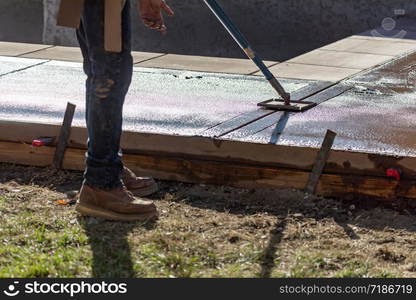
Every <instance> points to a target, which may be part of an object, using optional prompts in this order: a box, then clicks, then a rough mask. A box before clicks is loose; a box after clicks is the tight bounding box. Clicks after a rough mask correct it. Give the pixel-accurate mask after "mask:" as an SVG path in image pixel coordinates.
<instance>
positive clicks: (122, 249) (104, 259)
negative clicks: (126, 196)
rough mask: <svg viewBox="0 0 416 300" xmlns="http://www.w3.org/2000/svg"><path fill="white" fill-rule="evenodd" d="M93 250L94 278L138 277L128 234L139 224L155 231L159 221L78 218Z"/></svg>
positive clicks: (92, 271) (92, 273)
mask: <svg viewBox="0 0 416 300" xmlns="http://www.w3.org/2000/svg"><path fill="white" fill-rule="evenodd" d="M78 222H79V223H80V224H81V226H82V227H83V228H84V230H85V233H86V235H87V236H88V239H89V243H90V245H91V250H92V254H93V257H92V265H91V268H92V269H91V276H92V277H94V278H129V277H136V276H137V274H136V271H135V269H134V263H133V261H132V257H131V249H130V245H129V242H128V236H129V233H130V232H131V231H133V230H134V229H135V228H137V227H140V226H141V227H144V228H145V229H147V230H151V229H153V228H154V227H155V225H156V221H155V220H153V221H148V222H145V223H143V222H135V223H133V222H131V223H126V222H111V221H104V220H99V219H96V218H91V217H78Z"/></svg>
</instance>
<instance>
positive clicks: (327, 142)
mask: <svg viewBox="0 0 416 300" xmlns="http://www.w3.org/2000/svg"><path fill="white" fill-rule="evenodd" d="M336 135H337V134H336V133H335V132H333V131H331V130H328V131H327V133H326V135H325V138H324V141H323V143H322V147H321V149H320V150H319V152H318V155H317V157H316V161H315V164H314V166H313V168H312V172H311V174H310V176H309V180H308V183H307V184H306V188H305V192H306V193H309V194H314V193H315V191H316V187H317V186H318V182H319V178H320V177H321V175H322V172H323V170H324V167H325V165H326V163H327V161H328V157H329V152H330V151H331V148H332V145H333V144H334V140H335V137H336Z"/></svg>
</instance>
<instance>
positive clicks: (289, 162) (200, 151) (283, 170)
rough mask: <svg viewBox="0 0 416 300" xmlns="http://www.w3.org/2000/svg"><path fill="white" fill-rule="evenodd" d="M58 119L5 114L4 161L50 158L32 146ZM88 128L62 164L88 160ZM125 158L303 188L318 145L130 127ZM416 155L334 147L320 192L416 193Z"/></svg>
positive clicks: (212, 178) (217, 178)
mask: <svg viewBox="0 0 416 300" xmlns="http://www.w3.org/2000/svg"><path fill="white" fill-rule="evenodd" d="M59 127H60V126H59V125H51V124H36V123H20V122H9V121H0V141H1V142H0V143H1V147H0V161H1V162H10V163H19V164H25V165H34V166H47V165H49V164H50V163H51V161H52V157H53V152H54V147H43V148H40V149H34V148H32V147H31V146H30V143H31V141H32V140H33V139H36V138H38V137H41V136H42V137H45V136H50V137H55V136H57V135H58V133H59ZM86 137H87V132H86V129H85V128H81V127H74V128H73V129H72V131H71V136H70V141H69V147H70V148H69V149H68V150H67V152H66V155H65V159H64V163H63V167H64V168H66V169H72V170H82V169H83V168H84V152H85V141H86ZM122 148H123V151H124V153H125V155H124V161H125V162H126V164H127V165H129V166H130V167H132V168H133V169H134V170H135V171H136V172H138V173H139V174H150V175H152V176H154V177H156V178H159V179H165V180H178V181H184V182H196V183H213V184H223V185H231V186H237V187H248V188H252V187H287V188H299V189H303V188H304V187H305V185H306V183H307V181H308V177H309V174H310V171H311V170H312V166H313V164H314V161H315V158H316V154H317V152H318V150H319V149H312V148H301V147H287V146H278V145H271V144H255V143H246V142H236V141H229V140H218V139H211V138H205V137H189V136H169V135H158V134H149V133H140V132H124V133H123V138H122ZM391 167H397V168H400V169H402V170H404V175H403V179H402V181H401V182H400V183H399V182H396V181H395V180H394V179H390V178H387V177H386V175H385V172H386V169H387V168H391ZM415 170H416V158H412V157H404V158H398V157H383V156H381V155H375V154H367V153H357V152H345V151H331V154H330V156H329V158H328V163H327V165H326V167H325V169H324V174H323V176H322V177H321V180H320V182H319V184H318V189H317V192H318V193H320V194H323V195H325V196H335V195H341V194H345V193H357V194H365V195H371V196H376V197H384V198H388V197H407V198H414V197H416V194H415V191H414V189H415V188H416V175H415V173H416V172H415Z"/></svg>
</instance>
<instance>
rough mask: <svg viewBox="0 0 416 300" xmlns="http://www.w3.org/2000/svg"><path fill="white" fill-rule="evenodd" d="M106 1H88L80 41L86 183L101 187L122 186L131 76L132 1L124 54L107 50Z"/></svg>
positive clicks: (125, 12)
mask: <svg viewBox="0 0 416 300" xmlns="http://www.w3.org/2000/svg"><path fill="white" fill-rule="evenodd" d="M104 3H105V1H103V0H88V1H85V7H84V13H83V16H82V19H81V26H80V29H79V30H78V31H77V37H78V41H79V44H80V47H81V51H82V54H83V56H84V71H85V73H86V75H87V81H86V122H87V129H88V136H89V139H88V152H87V155H86V156H87V167H86V171H85V174H84V177H85V182H86V183H87V184H88V185H90V186H93V187H96V188H100V189H106V190H109V189H113V188H117V187H119V186H121V185H122V182H121V178H120V177H121V172H122V170H123V164H122V162H121V154H120V153H119V148H120V137H121V132H122V114H123V104H124V99H125V96H126V94H127V91H128V89H129V86H130V83H131V77H132V71H133V70H132V69H133V67H132V66H133V59H132V57H131V28H130V3H129V1H127V3H126V5H125V7H124V9H123V12H122V40H123V50H122V52H121V53H111V52H106V51H105V50H104Z"/></svg>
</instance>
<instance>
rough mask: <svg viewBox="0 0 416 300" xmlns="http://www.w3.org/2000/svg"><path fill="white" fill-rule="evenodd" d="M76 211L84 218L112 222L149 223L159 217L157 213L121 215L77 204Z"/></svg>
mask: <svg viewBox="0 0 416 300" xmlns="http://www.w3.org/2000/svg"><path fill="white" fill-rule="evenodd" d="M75 210H76V211H77V212H78V213H80V214H81V215H83V216H90V217H96V218H101V219H106V220H112V221H126V222H132V221H148V220H150V219H153V218H154V217H156V216H157V211H152V212H147V213H142V214H120V213H116V212H114V211H111V210H106V209H103V208H101V207H97V206H95V205H90V204H84V203H82V204H81V203H77V205H76V206H75Z"/></svg>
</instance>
